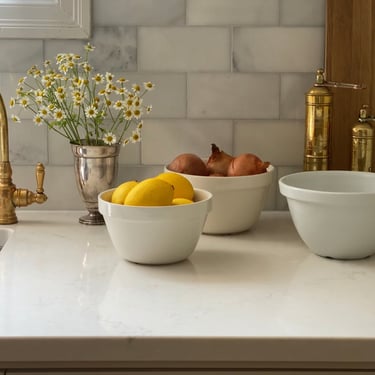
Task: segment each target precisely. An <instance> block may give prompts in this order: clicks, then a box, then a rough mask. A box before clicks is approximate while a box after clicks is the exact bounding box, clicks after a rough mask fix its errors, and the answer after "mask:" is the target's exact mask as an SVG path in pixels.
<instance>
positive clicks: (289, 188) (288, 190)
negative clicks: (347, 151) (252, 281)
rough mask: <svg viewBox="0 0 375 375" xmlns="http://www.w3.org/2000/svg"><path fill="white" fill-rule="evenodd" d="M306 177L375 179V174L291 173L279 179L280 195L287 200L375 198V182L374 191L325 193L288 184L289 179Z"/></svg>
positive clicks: (356, 172) (340, 171) (360, 172)
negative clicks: (355, 176) (350, 176)
mask: <svg viewBox="0 0 375 375" xmlns="http://www.w3.org/2000/svg"><path fill="white" fill-rule="evenodd" d="M306 175H312V176H313V175H322V176H324V175H327V176H328V175H329V176H330V177H333V176H336V177H339V176H349V175H352V176H354V175H357V176H361V177H365V178H371V179H375V174H374V173H372V172H362V171H345V170H326V171H301V172H295V173H290V174H288V175H285V176H283V177H280V178H279V188H280V193H281V194H282V195H284V196H285V197H287V198H292V199H297V198H307V197H306V196H308V197H310V198H311V197H320V198H324V197H327V198H331V197H333V196H335V197H342V198H349V197H366V198H368V197H371V196H375V181H374V191H339V190H333V191H324V190H317V189H314V188H305V187H299V186H295V185H293V184H291V183H290V182H288V180H289V179H292V178H303V176H306Z"/></svg>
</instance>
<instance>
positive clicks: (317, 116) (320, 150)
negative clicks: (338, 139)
mask: <svg viewBox="0 0 375 375" xmlns="http://www.w3.org/2000/svg"><path fill="white" fill-rule="evenodd" d="M331 116H332V93H331V92H330V91H329V90H328V88H327V87H326V86H325V85H324V72H323V70H322V69H319V70H318V71H317V75H316V82H315V84H314V86H313V87H312V88H311V89H310V90H309V91H308V92H307V93H306V131H305V151H304V152H305V155H304V170H306V171H315V170H327V169H328V158H329V154H328V153H329V139H330V123H331Z"/></svg>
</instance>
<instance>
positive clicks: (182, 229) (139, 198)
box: [98, 172, 212, 264]
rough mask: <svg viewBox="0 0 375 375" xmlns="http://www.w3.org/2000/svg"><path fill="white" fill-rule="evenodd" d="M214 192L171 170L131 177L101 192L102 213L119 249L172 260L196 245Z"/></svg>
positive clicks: (145, 258)
mask: <svg viewBox="0 0 375 375" xmlns="http://www.w3.org/2000/svg"><path fill="white" fill-rule="evenodd" d="M211 200H212V194H211V193H210V192H208V191H206V190H202V189H194V188H193V186H192V185H191V183H190V182H189V181H188V180H187V179H185V178H184V177H182V178H181V176H180V175H178V174H175V173H170V172H165V173H161V174H160V175H158V176H155V177H152V178H148V179H145V180H143V181H140V182H137V181H126V182H125V183H123V184H120V185H119V186H118V187H117V188H114V189H110V190H106V191H104V192H102V193H101V194H99V197H98V203H99V212H100V213H101V214H102V215H103V217H104V220H105V223H106V226H107V229H108V233H109V235H110V238H111V240H112V243H113V245H114V247H115V249H116V251H117V252H118V254H119V255H120V256H121V257H122V258H123V259H126V260H128V261H131V262H134V263H140V264H169V263H175V262H179V261H182V260H184V259H186V258H188V257H189V256H190V255H191V254H192V253H193V251H194V250H195V248H196V245H197V243H198V240H199V237H200V235H201V233H202V230H203V226H204V223H205V221H206V218H207V214H208V212H209V211H210V209H211Z"/></svg>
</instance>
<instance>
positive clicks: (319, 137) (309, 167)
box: [304, 69, 365, 171]
mask: <svg viewBox="0 0 375 375" xmlns="http://www.w3.org/2000/svg"><path fill="white" fill-rule="evenodd" d="M328 87H340V88H351V89H362V88H365V86H362V85H358V84H351V83H341V82H332V81H326V80H325V78H324V70H323V69H318V70H317V72H316V80H315V84H314V86H313V87H312V88H311V89H310V90H309V91H308V92H307V93H306V129H305V150H304V170H305V171H316V170H327V169H328V160H329V140H330V128H331V125H330V124H331V121H332V103H333V100H332V99H333V95H332V93H331V91H330V90H329V89H328Z"/></svg>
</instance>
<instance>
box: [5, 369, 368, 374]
mask: <svg viewBox="0 0 375 375" xmlns="http://www.w3.org/2000/svg"><path fill="white" fill-rule="evenodd" d="M0 374H1V375H296V374H298V375H343V371H335V370H331V371H330V370H327V371H322V370H313V369H312V370H306V371H305V370H297V371H296V370H278V369H274V370H226V369H223V370H209V369H207V370H193V369H187V370H176V371H174V370H173V369H168V370H161V371H154V370H152V369H149V370H134V371H133V370H115V369H114V370H108V371H105V370H104V371H96V370H84V369H82V370H62V371H59V370H40V371H36V370H32V371H28V370H22V371H18V370H8V371H3V372H0ZM345 374H347V375H349V374H350V375H365V374H366V375H369V374H375V370H345Z"/></svg>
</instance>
